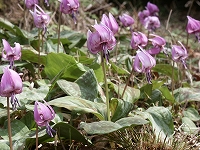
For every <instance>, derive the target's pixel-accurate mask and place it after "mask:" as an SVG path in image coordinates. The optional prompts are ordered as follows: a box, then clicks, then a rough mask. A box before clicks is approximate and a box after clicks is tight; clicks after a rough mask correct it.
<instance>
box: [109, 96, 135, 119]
mask: <svg viewBox="0 0 200 150" xmlns="http://www.w3.org/2000/svg"><path fill="white" fill-rule="evenodd" d="M110 108H111V113H112V118H111V120H112V121H117V120H119V119H120V118H123V117H127V116H128V114H129V112H130V111H131V110H132V109H133V103H130V102H127V101H123V100H121V99H116V98H113V99H111V102H110Z"/></svg>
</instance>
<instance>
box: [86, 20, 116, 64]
mask: <svg viewBox="0 0 200 150" xmlns="http://www.w3.org/2000/svg"><path fill="white" fill-rule="evenodd" d="M93 27H94V29H95V31H94V32H91V31H90V30H88V32H87V47H88V49H89V51H90V52H91V53H93V54H97V53H98V52H100V51H103V53H104V56H105V58H106V60H107V61H108V60H109V51H110V50H113V48H114V47H115V45H116V39H115V37H114V35H113V32H112V31H111V30H110V29H109V28H108V27H107V26H105V25H103V24H95V25H94V26H93Z"/></svg>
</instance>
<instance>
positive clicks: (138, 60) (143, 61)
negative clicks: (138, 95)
mask: <svg viewBox="0 0 200 150" xmlns="http://www.w3.org/2000/svg"><path fill="white" fill-rule="evenodd" d="M139 48H140V49H141V50H142V51H137V54H136V56H135V60H134V65H133V66H134V70H135V71H137V72H142V73H145V74H146V79H147V81H148V83H149V84H151V79H152V78H151V68H152V67H154V66H155V65H156V60H155V59H154V58H153V57H152V56H151V55H150V54H149V53H147V52H146V51H145V50H143V49H142V47H140V46H139Z"/></svg>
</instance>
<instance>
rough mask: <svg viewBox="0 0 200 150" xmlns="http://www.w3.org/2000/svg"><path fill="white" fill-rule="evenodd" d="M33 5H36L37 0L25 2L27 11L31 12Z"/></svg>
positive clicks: (26, 0)
mask: <svg viewBox="0 0 200 150" xmlns="http://www.w3.org/2000/svg"><path fill="white" fill-rule="evenodd" d="M35 4H38V0H25V5H26V7H27V8H28V9H31V10H33V9H34V7H35Z"/></svg>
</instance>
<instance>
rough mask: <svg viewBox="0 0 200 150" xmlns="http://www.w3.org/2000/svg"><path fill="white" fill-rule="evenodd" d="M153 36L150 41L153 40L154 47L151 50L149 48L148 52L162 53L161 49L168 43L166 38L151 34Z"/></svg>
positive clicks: (153, 53)
mask: <svg viewBox="0 0 200 150" xmlns="http://www.w3.org/2000/svg"><path fill="white" fill-rule="evenodd" d="M150 35H151V36H154V37H153V38H151V39H149V41H151V43H152V45H153V47H152V48H151V49H149V50H147V52H148V53H149V54H151V55H156V54H158V53H160V51H161V50H163V49H164V46H165V44H166V41H165V39H164V38H162V37H160V36H158V35H155V34H150Z"/></svg>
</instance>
